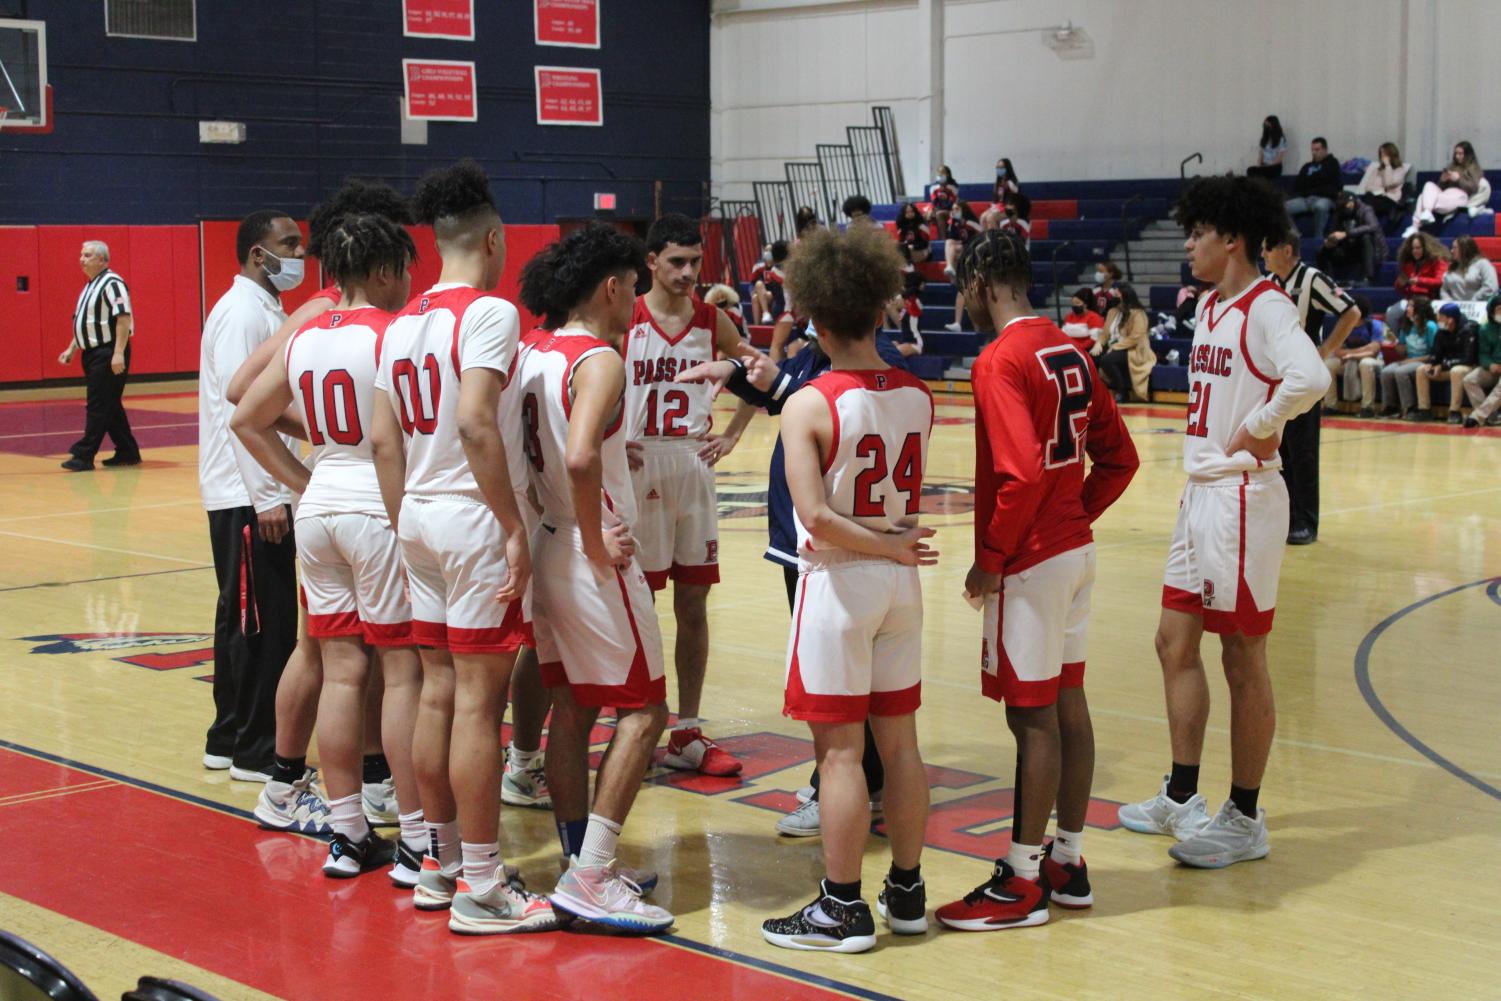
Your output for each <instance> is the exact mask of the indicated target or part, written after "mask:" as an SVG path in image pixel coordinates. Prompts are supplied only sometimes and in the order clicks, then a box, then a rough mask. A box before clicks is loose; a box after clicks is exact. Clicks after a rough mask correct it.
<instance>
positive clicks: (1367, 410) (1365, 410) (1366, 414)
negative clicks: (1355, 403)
mask: <svg viewBox="0 0 1501 1001" xmlns="http://www.w3.org/2000/svg"><path fill="white" fill-rule="evenodd" d="M1355 416H1356V417H1360V418H1364V419H1366V420H1369V419H1370V418H1372V417H1375V416H1376V411H1375V409H1373V408H1372V407H1361V408H1360V413H1358V414H1356V415H1355Z"/></svg>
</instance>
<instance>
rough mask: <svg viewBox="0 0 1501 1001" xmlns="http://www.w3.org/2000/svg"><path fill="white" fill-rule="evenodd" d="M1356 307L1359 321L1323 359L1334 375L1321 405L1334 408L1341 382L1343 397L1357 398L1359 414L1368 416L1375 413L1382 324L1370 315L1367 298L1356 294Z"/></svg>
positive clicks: (1337, 400)
mask: <svg viewBox="0 0 1501 1001" xmlns="http://www.w3.org/2000/svg"><path fill="white" fill-rule="evenodd" d="M1355 308H1356V309H1358V310H1360V321H1359V322H1358V323H1356V324H1355V326H1354V327H1352V328H1350V333H1349V334H1348V335H1347V336H1346V337H1345V342H1344V343H1343V344H1341V345H1340V346H1339V347H1337V348H1335V349H1334V350H1333V351H1332V352H1330V353H1329V356H1328V357H1327V358H1325V359H1324V364H1326V365H1328V366H1329V374H1330V375H1331V376H1333V377H1334V378H1333V380H1332V381H1331V382H1330V383H1329V392H1328V393H1327V394H1325V396H1324V406H1325V408H1329V407H1333V406H1334V405H1335V404H1337V403H1338V402H1339V390H1340V383H1341V382H1343V383H1344V397H1345V399H1347V400H1359V401H1360V416H1362V417H1370V416H1371V415H1373V414H1374V413H1375V412H1376V411H1375V407H1376V374H1377V373H1378V372H1379V371H1380V370H1381V324H1380V321H1378V320H1376V319H1375V318H1374V317H1372V316H1371V300H1370V299H1367V298H1366V297H1365V296H1363V295H1357V296H1356V297H1355ZM1364 362H1374V364H1369V365H1367V364H1363V363H1364ZM1341 376H1343V378H1341Z"/></svg>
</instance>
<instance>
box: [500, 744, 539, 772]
mask: <svg viewBox="0 0 1501 1001" xmlns="http://www.w3.org/2000/svg"><path fill="white" fill-rule="evenodd" d="M540 757H542V749H541V748H540V747H539V748H537V750H535V751H523V750H522V749H521V748H519V747H517V746H516V742H515V741H514V740H513V741H511V742H510V743H509V744H507V745H506V763H507V764H509V765H510V766H511V767H512V768H513V769H515V770H516V771H522V770H524V769H527V768H532V767H534V766H535V765H536V763H537V759H538V758H540Z"/></svg>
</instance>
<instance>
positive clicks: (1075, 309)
mask: <svg viewBox="0 0 1501 1001" xmlns="http://www.w3.org/2000/svg"><path fill="white" fill-rule="evenodd" d="M1061 326H1062V328H1063V332H1064V333H1065V334H1068V336H1070V337H1073V338H1075V339H1077V340H1078V341H1079V342H1080V345H1081V346H1082V347H1084V348H1085V349H1086V350H1090V351H1091V352H1092V353H1096V352H1093V349H1094V347H1095V345H1096V343H1097V339H1098V337H1099V332H1100V330H1101V329H1102V328H1103V327H1104V326H1105V318H1104V317H1103V316H1101V315H1100V314H1099V313H1096V312H1095V308H1094V292H1093V291H1091V290H1090V289H1087V288H1081V289H1079V290H1078V291H1077V292H1075V293H1074V297H1073V299H1072V300H1070V302H1069V305H1068V312H1067V313H1065V314H1064V315H1063V323H1062V325H1061Z"/></svg>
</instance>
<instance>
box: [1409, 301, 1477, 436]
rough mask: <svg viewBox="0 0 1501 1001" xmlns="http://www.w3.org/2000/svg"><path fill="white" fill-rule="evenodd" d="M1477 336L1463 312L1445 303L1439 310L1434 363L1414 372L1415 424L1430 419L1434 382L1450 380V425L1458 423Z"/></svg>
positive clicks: (1475, 349)
mask: <svg viewBox="0 0 1501 1001" xmlns="http://www.w3.org/2000/svg"><path fill="white" fill-rule="evenodd" d="M1478 334H1479V331H1478V330H1477V329H1476V327H1475V324H1473V323H1471V322H1470V321H1469V320H1467V319H1465V314H1464V310H1462V309H1460V308H1459V306H1458V305H1456V304H1455V303H1452V302H1446V303H1444V304H1443V305H1442V306H1440V307H1439V311H1438V334H1437V336H1435V337H1434V339H1433V360H1432V361H1430V362H1429V363H1428V364H1427V365H1423V366H1421V367H1420V368H1419V369H1418V371H1417V383H1418V408H1417V410H1415V411H1414V412H1413V415H1412V419H1413V420H1415V421H1431V420H1433V395H1432V394H1433V390H1432V383H1433V380H1434V379H1441V378H1443V377H1444V376H1446V375H1447V376H1448V377H1449V423H1450V424H1458V423H1459V422H1460V420H1461V417H1460V412H1459V411H1460V407H1461V406H1462V405H1463V404H1464V398H1465V397H1464V377H1465V376H1466V375H1468V374H1469V373H1470V371H1471V370H1472V369H1474V367H1475V361H1476V355H1477V348H1478V344H1477V341H1478Z"/></svg>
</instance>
